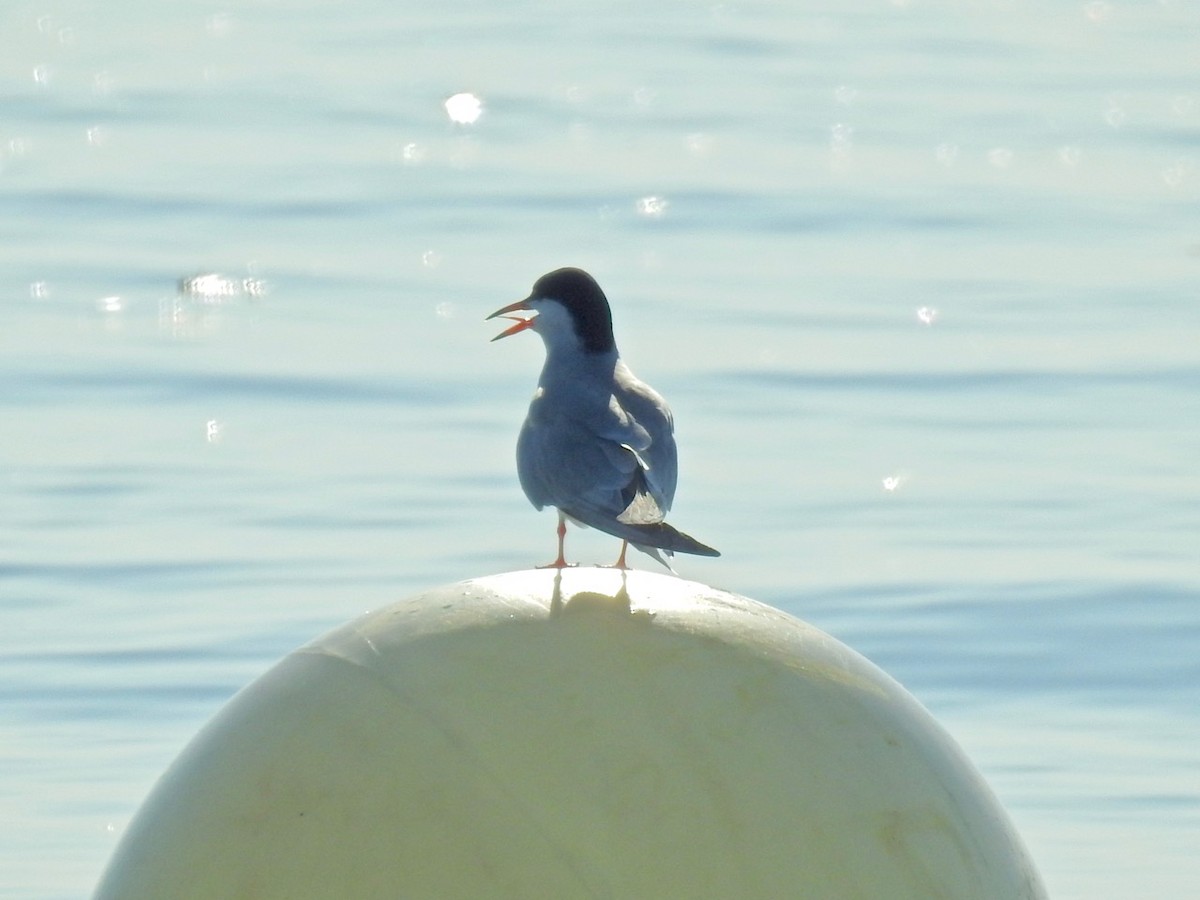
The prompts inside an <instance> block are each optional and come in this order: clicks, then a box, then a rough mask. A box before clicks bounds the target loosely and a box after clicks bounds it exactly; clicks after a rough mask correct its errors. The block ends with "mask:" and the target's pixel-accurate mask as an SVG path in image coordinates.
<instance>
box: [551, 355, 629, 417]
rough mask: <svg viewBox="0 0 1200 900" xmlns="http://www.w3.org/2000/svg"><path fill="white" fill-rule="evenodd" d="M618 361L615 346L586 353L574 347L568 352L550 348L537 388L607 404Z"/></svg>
mask: <svg viewBox="0 0 1200 900" xmlns="http://www.w3.org/2000/svg"><path fill="white" fill-rule="evenodd" d="M619 361H620V360H619V358H618V356H617V351H616V350H615V349H614V350H610V351H607V352H605V353H584V352H581V351H579V350H575V349H573V348H572V350H571V351H569V352H567V351H560V352H555V351H554V350H552V349H549V348H547V352H546V363H545V365H543V366H542V374H541V377H540V378H539V379H538V387H540V388H541V389H542V390H543V391H548V390H554V391H556V392H559V393H560V394H563V395H567V396H578V397H579V398H580V399H581V400H582V401H584V402H586V399H587V398H588V397H590V396H594V398H595V400H596V402H603V403H606V404H607V403H608V398H609V395H610V394H611V393H612V384H613V372H614V371H615V370H616V367H617V365H618V364H619Z"/></svg>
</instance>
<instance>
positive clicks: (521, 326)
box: [485, 299, 537, 341]
mask: <svg viewBox="0 0 1200 900" xmlns="http://www.w3.org/2000/svg"><path fill="white" fill-rule="evenodd" d="M522 309H529V300H528V299H525V300H518V301H517V302H516V303H510V304H508V306H505V307H502V308H500V309H498V310H496V311H495V312H494V313H492V314H491V315H490V316H488V319H494V318H496V316H504V318H506V319H512V320H513V321H514V322H516V323H517V324H516V325H510V326H509V327H508V328H505V329H504V330H503V331H502V332H500V333H499V334H498V335H496V336H495V337H494V338H492V340H493V341H498V340H500V338H504V337H508V336H509V335H510V334H516V333H517V332H518V331H524V330H525V329H527V328H532V327H533V320H534V319H536V318H537V316H529V317H525V316H510V315H508V314H509V313H513V312H517V311H518V310H522ZM485 321H486V320H485Z"/></svg>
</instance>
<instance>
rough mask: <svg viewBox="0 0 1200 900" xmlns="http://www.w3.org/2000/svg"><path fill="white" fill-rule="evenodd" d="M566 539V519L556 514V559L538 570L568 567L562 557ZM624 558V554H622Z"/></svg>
mask: <svg viewBox="0 0 1200 900" xmlns="http://www.w3.org/2000/svg"><path fill="white" fill-rule="evenodd" d="M566 537H567V519H566V516H564V515H563V514H562V513H559V514H558V559H556V560H555V561H554V562H552V563H546V565H544V566H538V568H539V569H563V568H566V567H568V566H569V565H570V563H568V562H567V558H566V557H565V556H563V541H565V540H566ZM622 556H624V554H622Z"/></svg>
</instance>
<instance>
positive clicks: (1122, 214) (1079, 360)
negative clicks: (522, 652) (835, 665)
mask: <svg viewBox="0 0 1200 900" xmlns="http://www.w3.org/2000/svg"><path fill="white" fill-rule="evenodd" d="M1198 35H1200V7H1197V5H1196V4H1195V3H1193V2H1183V0H1161V2H1125V3H1121V2H1105V0H1098V2H1086V3H1078V2H1072V3H1058V2H1056V3H1050V4H1034V3H1025V2H1019V0H997V2H963V3H952V2H937V0H928V2H926V0H894V2H887V0H880V2H854V3H849V4H845V3H835V2H830V0H824V2H813V3H767V2H760V3H751V2H746V3H739V2H732V3H711V2H706V3H692V2H676V3H659V4H647V3H641V2H639V3H632V2H618V3H610V4H603V5H600V6H596V5H591V4H571V3H555V2H544V3H533V2H527V3H514V4H491V3H483V2H473V3H472V2H468V3H462V4H457V5H450V6H448V5H446V4H442V5H435V6H433V7H430V6H429V5H428V4H418V3H415V2H411V0H407V2H386V3H385V2H380V0H376V2H371V0H360V2H350V3H340V4H333V3H330V4H310V3H302V2H298V0H277V2H268V0H260V2H242V3H234V4H230V5H227V6H223V7H220V6H213V5H210V4H207V3H199V2H193V0H186V2H179V3H171V4H158V3H146V2H143V3H138V2H132V0H129V2H120V3H114V4H107V5H104V6H95V7H94V8H89V7H88V5H86V4H81V3H70V2H23V0H19V2H17V3H14V4H8V5H6V6H5V7H4V10H3V11H2V12H0V408H2V409H0V414H2V416H3V431H2V433H0V834H3V838H0V896H4V897H20V898H59V897H78V896H83V895H86V894H87V893H88V891H89V890H90V889H91V887H92V886H93V885H94V883H95V881H96V879H97V878H98V877H99V874H100V872H101V870H102V868H103V865H104V863H105V861H106V860H107V858H108V857H109V855H110V853H111V852H112V850H113V848H114V846H115V842H116V841H117V840H118V838H119V836H120V834H121V832H122V830H123V828H124V827H125V825H126V823H127V822H128V821H129V819H130V817H131V816H132V814H133V813H134V811H135V809H136V807H137V805H138V804H139V803H140V801H141V800H142V798H143V797H144V796H145V793H146V792H147V790H148V789H149V787H150V786H151V785H152V783H153V782H154V780H155V778H156V777H157V776H158V775H159V774H160V773H161V772H162V771H163V770H164V768H165V767H166V766H167V765H168V764H169V763H170V762H171V760H172V759H173V758H174V757H175V756H176V754H177V753H178V752H179V750H180V749H181V748H182V746H183V745H184V744H185V743H186V741H187V740H188V739H189V738H190V737H191V736H192V735H193V734H194V733H195V731H196V730H197V729H198V728H199V727H200V726H201V725H202V724H203V723H204V722H205V721H206V720H208V718H209V717H211V716H212V715H213V714H214V713H215V711H216V710H217V709H219V708H220V706H221V705H222V704H223V703H224V702H226V701H227V700H228V699H229V697H230V696H231V695H232V694H233V693H234V692H235V691H237V690H238V689H239V688H240V687H242V686H243V685H245V684H246V683H248V682H249V681H250V680H252V679H254V678H255V677H257V676H258V675H259V674H261V673H262V672H263V671H265V670H266V669H267V668H268V667H270V666H271V665H272V664H273V662H274V661H275V660H277V659H278V658H279V657H280V656H282V655H283V654H285V653H287V652H288V651H289V650H291V649H293V648H294V647H296V646H298V645H299V644H302V643H303V642H305V641H307V640H309V639H310V638H312V637H313V636H315V635H317V634H319V633H321V632H323V631H325V630H327V629H329V628H331V627H333V626H335V625H338V624H340V623H341V622H343V621H345V620H346V619H348V618H350V617H352V616H354V615H356V614H358V613H360V612H362V611H364V610H367V609H371V608H376V607H379V606H381V605H383V604H386V603H388V602H390V601H393V600H396V599H399V598H401V597H404V596H406V595H409V594H411V593H414V592H416V591H419V590H421V589H423V588H425V587H429V586H434V585H439V584H444V583H447V582H452V581H457V580H460V579H463V578H468V577H473V576H478V575H484V574H489V573H493V572H499V571H505V570H510V569H515V568H524V567H527V566H529V565H531V564H534V563H538V562H543V561H545V560H546V559H548V558H549V556H550V554H551V553H552V551H553V519H552V516H551V515H550V514H549V513H542V514H537V513H535V512H534V511H533V510H532V508H530V507H529V506H528V504H527V502H526V501H525V499H524V497H523V496H522V495H521V492H520V489H519V487H518V485H517V482H516V478H515V471H514V465H513V443H514V439H515V434H516V429H517V427H518V425H519V422H520V419H521V417H522V416H523V414H524V408H525V404H526V402H527V399H528V396H529V393H530V391H531V389H532V386H533V382H534V379H535V377H536V371H537V368H538V366H539V365H540V360H541V348H540V344H539V342H538V341H536V340H535V339H533V338H518V339H515V340H512V341H507V342H503V343H500V344H489V343H488V340H489V338H490V337H491V336H492V335H493V334H494V333H495V332H496V329H495V328H494V327H493V326H494V323H488V324H484V323H483V321H482V319H483V316H484V315H485V314H487V313H488V312H490V311H492V310H493V309H495V308H496V307H498V306H500V305H502V304H505V303H507V302H510V301H511V300H513V299H516V298H518V297H521V296H524V295H525V293H526V292H527V290H528V288H529V286H530V284H531V283H532V281H533V280H534V278H536V277H537V276H538V275H540V274H542V273H543V272H545V271H547V270H548V269H551V268H554V267H556V266H559V265H566V264H574V265H581V266H584V267H586V268H588V269H590V270H591V271H593V272H594V273H595V274H596V275H597V277H598V278H599V279H600V280H601V283H602V284H603V285H604V287H605V288H606V290H607V291H608V293H609V296H610V297H611V299H612V301H613V304H614V310H615V318H616V330H617V338H618V341H619V344H620V346H621V348H622V351H623V353H624V355H625V356H626V358H627V359H628V361H629V362H630V363H631V365H632V366H633V368H634V369H635V371H637V372H638V373H639V374H640V375H641V376H642V377H644V378H646V379H647V380H648V381H650V382H651V383H653V384H654V385H655V386H656V387H657V388H659V389H660V390H661V391H662V392H663V393H664V394H665V395H666V396H667V397H668V398H669V400H670V401H671V403H672V405H673V407H674V409H675V413H676V416H677V433H678V437H679V441H680V446H681V477H680V487H679V493H678V495H677V498H676V505H675V509H674V512H673V516H672V519H673V520H674V521H675V522H676V524H678V525H679V526H680V527H681V528H683V529H684V530H686V531H688V532H689V533H692V534H694V535H696V536H697V537H699V538H700V539H702V540H704V541H707V542H710V543H712V544H713V545H715V546H717V547H719V548H720V549H721V550H722V551H723V554H724V555H723V556H722V558H721V559H719V560H705V559H697V558H681V559H680V560H679V561H678V568H679V570H680V571H681V573H682V574H683V575H684V576H686V577H689V578H693V579H695V580H699V581H706V582H709V583H712V584H715V585H717V586H720V587H724V588H727V589H729V590H733V591H735V592H738V593H741V594H745V595H747V596H751V597H754V598H757V599H759V600H763V601H766V602H769V603H772V604H775V605H777V606H780V607H782V608H784V609H786V610H788V611H789V612H792V613H794V614H796V615H798V616H801V617H802V618H805V619H807V620H809V621H811V622H813V623H814V624H816V625H817V626H819V627H821V628H823V629H825V630H827V631H829V632H831V633H832V634H834V635H835V636H837V637H838V638H840V639H841V640H843V641H845V642H846V643H848V644H849V645H850V646H852V647H854V648H855V649H857V650H858V651H860V652H861V653H863V654H865V655H866V656H868V657H869V658H870V659H872V660H873V661H874V662H876V663H877V664H879V665H880V666H882V667H883V668H884V669H886V670H887V671H888V672H889V673H890V674H892V675H893V676H894V677H896V678H897V679H898V680H899V681H900V682H902V683H903V684H904V685H905V686H906V687H908V688H909V690H911V691H912V692H913V693H914V694H915V695H916V696H917V697H918V698H919V699H920V700H921V701H922V702H923V703H924V704H925V705H926V706H928V707H929V709H930V710H931V711H932V712H933V713H934V715H936V716H937V717H938V719H939V720H940V721H941V722H942V723H943V724H944V725H945V726H946V727H947V728H948V729H949V730H950V731H951V733H952V734H953V735H954V736H955V737H956V739H957V740H958V741H959V742H960V743H961V744H962V746H963V748H964V749H965V750H966V752H967V753H968V755H969V756H970V757H971V758H972V760H973V761H974V762H975V763H976V765H977V766H978V767H979V768H980V769H981V771H982V772H983V773H984V775H985V777H986V778H987V779H988V781H989V782H990V784H991V785H992V786H993V788H994V789H995V791H996V792H997V794H998V796H999V797H1000V799H1001V801H1002V803H1003V804H1004V805H1005V807H1006V808H1007V809H1008V811H1009V813H1010V814H1011V816H1012V818H1013V820H1014V822H1015V823H1016V825H1017V827H1018V829H1019V830H1020V831H1021V833H1022V835H1023V836H1024V838H1025V840H1026V842H1027V844H1028V845H1029V848H1030V850H1031V852H1032V854H1033V856H1034V858H1035V860H1036V861H1037V863H1038V865H1039V867H1040V869H1041V871H1042V873H1043V876H1044V878H1045V880H1046V882H1047V885H1048V887H1049V889H1050V891H1051V894H1052V896H1054V897H1056V898H1096V897H1156V898H1166V897H1179V898H1187V897H1194V896H1200V857H1198V856H1197V853H1196V848H1197V847H1198V846H1200V749H1198V748H1200V602H1198V601H1200V472H1198V468H1200V288H1198V286H1197V285H1198V284H1200V215H1198V212H1200V207H1198V202H1200V77H1198V76H1200V67H1198V65H1197V59H1198V58H1200V57H1198V56H1197V52H1196V51H1197V46H1198V45H1197V36H1198ZM460 93H470V94H472V95H474V96H475V97H476V98H478V100H479V101H480V103H481V109H482V112H481V114H480V115H479V117H478V118H477V119H476V120H475V121H474V122H457V123H456V122H453V121H451V119H450V117H449V115H448V112H447V108H446V106H445V105H444V104H445V101H446V100H447V99H448V98H450V97H451V96H453V95H455V94H460ZM204 273H217V275H219V277H217V278H213V279H209V280H207V281H203V282H199V283H196V282H193V283H191V284H190V285H181V280H182V279H187V278H189V277H192V276H196V275H201V274H204ZM569 550H570V552H571V553H572V555H574V556H575V557H576V558H579V559H582V560H584V561H588V562H592V561H605V562H606V561H611V559H612V557H613V555H614V554H615V551H616V547H615V545H614V542H613V541H612V540H611V539H608V538H606V537H604V536H603V535H596V534H594V533H573V534H572V536H571V542H570V545H569ZM637 564H638V565H644V566H647V567H653V566H654V564H653V563H652V562H650V561H649V560H646V559H640V560H638V562H637Z"/></svg>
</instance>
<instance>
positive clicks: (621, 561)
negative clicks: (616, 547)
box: [613, 541, 629, 572]
mask: <svg viewBox="0 0 1200 900" xmlns="http://www.w3.org/2000/svg"><path fill="white" fill-rule="evenodd" d="M628 549H629V541H621V555H620V556H618V557H617V561H616V562H615V563H613V568H614V569H620V570H621V571H622V572H624V571H625V570H626V569H628V568H629V566H627V565H625V551H626V550H628Z"/></svg>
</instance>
